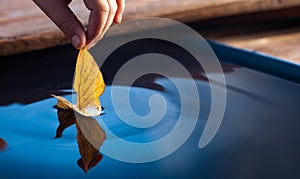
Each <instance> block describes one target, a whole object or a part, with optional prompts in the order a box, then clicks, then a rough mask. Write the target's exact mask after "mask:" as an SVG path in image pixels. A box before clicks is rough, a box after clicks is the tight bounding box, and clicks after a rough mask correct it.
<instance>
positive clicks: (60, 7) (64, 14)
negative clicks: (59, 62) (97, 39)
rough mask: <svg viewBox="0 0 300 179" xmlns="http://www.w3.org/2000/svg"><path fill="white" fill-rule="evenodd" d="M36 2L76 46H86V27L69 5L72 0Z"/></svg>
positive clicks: (78, 47) (40, 0) (38, 0)
mask: <svg viewBox="0 0 300 179" xmlns="http://www.w3.org/2000/svg"><path fill="white" fill-rule="evenodd" d="M34 2H35V3H36V4H37V5H38V6H39V7H40V8H41V9H42V11H44V13H45V14H46V15H47V16H48V17H49V18H50V19H51V20H52V21H53V22H54V23H55V24H56V25H57V26H58V27H59V28H60V29H61V31H62V32H63V33H64V34H65V35H66V37H67V38H68V39H70V40H71V42H72V44H73V46H74V47H75V48H77V49H80V48H82V47H84V45H85V43H86V36H85V31H84V27H83V26H82V24H81V22H80V21H79V20H78V19H77V17H76V16H75V15H74V13H73V12H72V11H71V9H70V8H69V7H68V3H69V2H70V0H49V1H45V0H34Z"/></svg>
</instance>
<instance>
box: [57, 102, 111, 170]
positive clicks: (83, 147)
mask: <svg viewBox="0 0 300 179" xmlns="http://www.w3.org/2000/svg"><path fill="white" fill-rule="evenodd" d="M55 108H56V109H57V116H58V121H59V126H58V127H57V129H56V136H55V138H60V137H62V136H63V131H64V130H65V129H67V128H68V127H70V126H72V125H74V124H75V125H76V129H77V143H78V148H79V153H80V156H81V158H80V159H78V161H77V164H78V166H79V167H80V168H82V169H83V170H84V172H88V170H89V169H91V168H93V167H95V166H96V165H97V164H98V163H99V162H100V161H101V160H102V158H103V156H102V154H100V153H99V150H100V147H101V146H102V144H103V142H104V140H105V139H106V136H105V132H104V130H103V129H102V128H101V127H100V125H99V124H98V122H97V121H96V119H94V118H93V117H87V116H83V115H81V114H79V113H76V112H75V111H74V110H72V109H63V108H59V107H58V106H55ZM75 116H76V117H75ZM82 129H83V130H84V131H82ZM86 131H88V134H87V132H86ZM86 136H87V137H86Z"/></svg>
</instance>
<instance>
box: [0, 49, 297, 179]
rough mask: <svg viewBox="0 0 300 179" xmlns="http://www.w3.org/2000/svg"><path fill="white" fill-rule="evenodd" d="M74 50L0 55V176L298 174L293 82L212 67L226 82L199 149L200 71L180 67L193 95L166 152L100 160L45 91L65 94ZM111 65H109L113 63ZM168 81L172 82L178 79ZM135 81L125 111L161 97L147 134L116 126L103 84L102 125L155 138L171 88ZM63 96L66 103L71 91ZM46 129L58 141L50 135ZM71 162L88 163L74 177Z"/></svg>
mask: <svg viewBox="0 0 300 179" xmlns="http://www.w3.org/2000/svg"><path fill="white" fill-rule="evenodd" d="M76 53H77V52H76V51H74V50H72V49H71V48H70V47H60V48H54V49H49V50H45V51H42V52H34V53H29V54H25V55H24V54H22V55H19V56H13V57H3V58H2V57H1V61H0V66H1V70H0V71H1V72H0V82H1V88H0V104H1V107H0V137H1V138H2V139H5V141H6V142H7V144H8V146H7V148H6V150H3V151H1V152H0V178H121V177H128V178H167V177H169V178H170V177H171V178H187V177H188V178H299V177H300V172H299V171H300V165H299V161H300V152H299V151H300V140H299V136H300V120H299V116H300V110H299V106H300V93H299V92H300V85H299V84H296V83H292V82H289V81H285V80H282V79H279V78H277V77H273V76H271V75H268V74H263V73H259V72H257V71H255V70H251V69H248V68H244V67H239V66H233V65H230V64H225V63H224V64H222V66H223V68H224V70H225V71H226V73H225V78H226V81H227V87H228V100H227V107H226V113H225V116H224V119H223V122H222V125H221V127H220V129H219V131H218V133H217V135H216V136H215V138H214V139H213V140H212V142H211V143H210V144H209V145H208V146H207V147H205V148H204V149H199V148H198V142H199V139H200V136H201V134H202V131H203V127H204V125H205V123H206V120H207V116H208V114H209V110H210V88H209V85H208V82H207V81H206V80H205V76H204V75H203V71H202V69H201V68H199V67H197V66H193V65H192V66H188V68H189V70H190V73H191V74H192V76H193V77H194V79H195V82H196V85H197V88H198V90H199V92H200V94H199V95H200V101H201V109H200V116H199V120H198V123H197V126H196V128H195V130H194V132H193V133H192V135H191V136H190V138H189V139H188V141H186V143H185V144H184V145H183V146H182V147H180V148H179V149H178V150H177V151H175V152H174V153H173V154H172V155H170V156H168V157H166V158H164V159H162V160H159V161H154V162H150V163H144V164H131V163H124V162H120V161H117V160H114V159H112V158H109V157H107V156H105V155H103V156H102V155H101V154H100V153H99V149H95V148H94V149H93V148H91V146H90V145H89V144H88V143H87V142H86V140H85V139H84V138H82V135H81V134H80V131H78V129H77V128H76V124H75V125H74V120H72V118H70V119H71V120H70V121H65V120H63V119H62V118H63V117H62V116H65V117H66V118H68V119H69V117H70V116H72V114H70V113H68V112H62V111H60V110H58V111H56V110H54V109H52V106H53V105H55V104H56V102H57V101H56V99H54V98H50V94H51V93H54V94H58V95H61V94H68V93H69V92H70V91H66V90H70V89H71V84H72V78H73V70H74V65H75V63H74V59H75V57H76ZM178 55H180V54H178ZM241 58H242V57H241ZM182 60H184V58H183V59H182ZM115 63H117V62H112V64H111V65H109V67H110V68H114V64H115ZM111 76H112V75H111V74H109V70H108V71H104V77H105V80H106V82H107V83H108V84H111V81H112V77H111ZM129 76H130V75H129ZM129 76H128V77H129ZM173 78H174V80H178V81H180V82H182V83H184V82H185V80H188V79H182V78H180V77H178V76H174V77H173ZM125 80H126V78H125ZM120 85H121V83H120ZM135 86H138V87H139V88H138V87H133V88H131V98H130V102H132V105H133V109H134V110H136V111H137V112H138V113H139V112H141V113H142V114H144V113H147V110H145V111H142V110H144V108H143V106H147V105H148V103H147V102H148V100H147V99H144V98H145V97H146V96H149V95H152V94H160V95H162V96H163V97H165V99H166V101H167V103H168V110H167V114H166V116H167V117H166V118H164V119H163V120H162V121H161V122H160V123H159V124H158V125H157V126H155V127H153V128H151V129H148V130H137V129H134V128H130V127H129V126H126V125H125V124H124V123H122V121H121V120H120V119H119V118H118V117H117V115H116V113H115V111H114V108H113V107H112V105H111V101H110V86H109V85H108V88H107V90H106V92H105V93H104V94H103V96H102V97H101V102H102V105H103V106H104V107H105V110H106V114H105V115H104V116H103V118H102V119H103V122H104V123H105V124H106V125H107V126H108V127H109V128H110V129H111V130H112V131H113V132H115V133H116V134H117V135H118V136H120V137H123V138H125V139H126V140H129V141H135V142H143V141H144V140H153V139H157V138H159V137H161V136H162V135H164V134H165V133H166V132H167V131H168V130H170V129H171V128H172V127H173V126H174V123H175V122H176V121H175V120H176V118H177V117H178V116H177V115H178V111H179V107H180V102H179V101H178V99H179V96H178V92H177V89H176V87H175V86H174V85H172V84H171V82H170V80H167V79H165V78H163V77H161V76H153V75H145V76H144V77H142V78H140V79H138V80H136V83H135ZM140 87H142V88H140ZM122 88H127V87H126V86H122ZM154 89H155V90H154ZM186 93H187V94H188V91H187V92H186ZM65 97H66V98H67V99H68V100H69V101H71V95H65ZM24 104H26V105H24ZM57 115H58V116H57ZM57 118H59V127H58V128H57V126H58V122H57ZM96 120H98V119H97V118H96ZM174 121H175V122H174ZM56 130H57V133H56V136H57V137H58V138H57V139H53V136H54V135H55V131H56ZM76 139H77V140H76ZM107 140H108V139H107ZM83 146H84V147H83ZM104 147H107V148H109V147H110V146H107V145H105V142H104V144H103V146H102V147H101V149H103V148H104ZM86 149H90V150H86ZM118 150H120V152H128V153H130V152H136V151H122V148H120V149H118ZM86 151H88V152H86ZM100 152H101V150H100ZM77 160H78V162H77V163H76V161H77ZM100 161H101V162H100ZM78 165H79V166H80V167H81V168H83V170H84V171H87V170H88V169H90V168H91V167H94V168H93V169H92V170H89V172H88V173H84V172H82V170H81V169H80V168H79V167H78Z"/></svg>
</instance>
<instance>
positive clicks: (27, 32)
mask: <svg viewBox="0 0 300 179" xmlns="http://www.w3.org/2000/svg"><path fill="white" fill-rule="evenodd" d="M70 6H71V8H72V9H73V10H74V12H75V14H76V15H77V16H78V18H79V19H80V20H81V21H82V22H83V23H84V24H86V23H87V19H88V14H89V12H88V10H87V9H86V8H85V6H84V5H83V2H82V0H73V1H72V3H71V5H70ZM294 7H300V1H299V0H209V1H207V0H206V1H205V0H185V1H182V0H127V1H126V10H125V14H124V20H130V19H134V18H142V17H165V18H170V19H175V20H179V21H181V22H185V23H187V22H194V21H201V22H202V21H213V23H214V24H215V25H217V24H218V22H217V21H215V20H214V19H220V18H221V20H222V18H224V17H225V18H226V17H233V16H243V15H244V14H250V15H251V16H250V17H252V18H250V19H252V20H253V19H254V20H255V21H257V20H258V21H262V20H263V19H265V18H269V19H273V18H274V17H276V18H275V20H282V21H285V20H286V19H290V18H293V17H300V16H299V14H300V13H298V12H300V11H299V9H297V8H296V10H293V11H290V10H287V11H286V12H285V13H281V14H280V15H275V16H274V15H269V14H264V15H263V16H260V17H253V16H252V15H254V14H259V13H264V12H269V11H274V12H275V11H281V10H285V9H293V8H294ZM248 19H249V18H248ZM222 21H223V20H222ZM233 21H234V20H233ZM225 22H226V21H225ZM240 23H241V24H243V21H241V22H240ZM246 23H247V22H246ZM220 24H222V25H223V26H230V23H227V24H226V23H220ZM251 25H252V24H251ZM254 25H255V26H256V25H257V24H255V23H254ZM243 26H246V27H244V28H246V29H247V28H249V26H248V27H247V24H246V25H245V23H244V25H243ZM203 27H204V29H205V28H206V26H205V25H204V26H203ZM200 28H202V27H200ZM234 28H235V29H234ZM238 28H240V27H239V26H238ZM215 29H216V30H215ZM207 31H208V32H209V33H206V32H203V33H204V36H205V35H207V37H208V38H210V39H213V40H218V41H221V42H225V43H227V44H230V45H234V46H236V47H239V48H247V49H251V50H256V51H261V52H265V53H269V54H271V55H276V56H278V57H281V58H285V59H291V60H292V61H294V62H296V63H300V58H299V56H300V55H299V54H300V53H299V52H297V50H295V48H292V47H294V46H296V45H300V44H299V43H300V35H299V33H298V29H297V28H296V30H295V29H294V30H285V31H282V32H279V31H276V32H275V31H274V30H271V32H270V31H263V32H261V31H256V32H255V33H252V35H251V34H250V35H248V34H247V30H244V31H242V33H240V34H230V33H229V34H228V33H227V32H228V31H230V32H233V33H236V32H237V31H239V29H237V28H236V27H232V28H231V29H230V28H229V30H228V29H227V31H226V29H223V28H220V26H216V27H210V29H208V30H207ZM201 33H202V31H201ZM226 33H227V34H226ZM276 34H277V35H276ZM290 42H292V43H290ZM298 42H299V43H298ZM67 43H69V41H68V40H67V39H66V38H65V36H64V35H63V34H62V32H61V31H60V30H59V29H58V28H57V27H56V26H55V25H54V23H53V22H52V21H51V20H49V19H48V17H47V16H45V15H44V14H43V12H42V11H41V10H40V9H39V8H38V7H37V6H36V5H35V4H34V3H33V2H32V1H29V0H25V1H19V0H0V55H2V56H3V55H9V54H15V53H21V52H26V51H32V50H39V49H44V48H47V47H53V46H57V45H63V44H67ZM273 43H276V44H278V46H282V47H281V48H280V49H281V50H278V48H274V46H273V45H271V44H273ZM291 44H293V46H291ZM283 49H285V50H283ZM291 53H292V54H291Z"/></svg>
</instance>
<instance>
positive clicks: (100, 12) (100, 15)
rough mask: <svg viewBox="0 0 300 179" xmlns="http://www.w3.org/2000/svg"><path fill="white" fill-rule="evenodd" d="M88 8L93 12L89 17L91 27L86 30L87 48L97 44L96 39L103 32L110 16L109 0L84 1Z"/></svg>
mask: <svg viewBox="0 0 300 179" xmlns="http://www.w3.org/2000/svg"><path fill="white" fill-rule="evenodd" d="M84 2H85V5H86V7H87V8H88V9H89V10H90V11H91V13H90V16H89V26H88V28H87V30H86V34H87V45H86V46H87V48H90V47H91V44H93V43H95V41H96V40H97V39H96V38H97V37H98V36H99V35H100V34H101V32H102V31H103V29H104V27H105V24H106V21H107V18H108V15H109V3H108V2H107V0H84Z"/></svg>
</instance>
